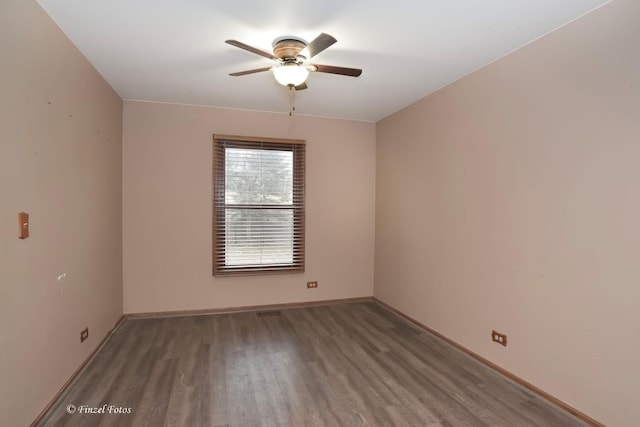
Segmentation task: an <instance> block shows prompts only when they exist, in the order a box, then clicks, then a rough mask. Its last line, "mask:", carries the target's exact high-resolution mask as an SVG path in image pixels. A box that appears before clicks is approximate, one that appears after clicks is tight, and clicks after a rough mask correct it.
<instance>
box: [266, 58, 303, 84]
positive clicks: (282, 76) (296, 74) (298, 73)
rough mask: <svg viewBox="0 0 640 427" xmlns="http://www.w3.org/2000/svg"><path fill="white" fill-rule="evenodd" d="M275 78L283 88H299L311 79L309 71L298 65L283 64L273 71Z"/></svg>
mask: <svg viewBox="0 0 640 427" xmlns="http://www.w3.org/2000/svg"><path fill="white" fill-rule="evenodd" d="M273 77H275V78H276V80H277V81H278V83H280V84H281V85H282V86H291V85H293V86H299V85H301V84H302V83H304V82H305V81H306V80H307V77H309V70H307V68H306V67H301V66H300V65H298V64H295V63H294V64H283V65H281V66H279V67H275V68H274V69H273Z"/></svg>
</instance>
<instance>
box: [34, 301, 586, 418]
mask: <svg viewBox="0 0 640 427" xmlns="http://www.w3.org/2000/svg"><path fill="white" fill-rule="evenodd" d="M70 404H73V405H76V407H79V406H80V405H84V406H89V407H95V408H101V407H103V405H111V406H115V407H124V408H130V410H131V413H130V414H113V413H104V414H99V413H98V414H87V413H79V412H76V413H74V414H69V413H67V410H66V408H67V405H70ZM42 425H44V426H56V427H62V426H91V427H94V426H118V427H121V426H154V427H155V426H168V427H173V426H176V427H178V426H196V427H197V426H218V427H232V426H234V427H235V426H239V427H247V426H249V427H253V426H264V427H271V426H292V427H299V426H310V427H318V426H326V427H334V426H402V427H404V426H433V427H436V426H442V427H446V426H453V427H460V426H473V427H476V426H477V427H482V426H487V427H489V426H490V427H495V426H541V427H543V426H553V427H556V426H567V427H573V426H584V425H585V424H584V423H582V422H581V421H580V420H578V419H576V418H575V417H573V416H572V415H571V414H568V413H566V412H564V411H562V410H560V409H559V408H557V407H555V406H552V405H551V404H549V403H548V402H546V401H544V400H542V399H540V398H539V397H537V396H536V395H534V394H533V393H531V392H530V391H528V390H526V389H524V388H523V387H521V386H519V385H518V384H515V383H514V382H512V381H511V380H508V379H506V378H505V377H503V376H502V375H500V374H498V373H497V372H495V371H493V370H491V369H488V368H487V367H486V366H484V365H482V364H481V363H479V362H477V361H476V360H474V359H472V358H471V357H469V356H468V355H466V354H465V353H463V352H461V351H459V350H458V349H456V348H454V347H452V346H451V345H449V344H447V343H445V342H444V341H442V340H440V339H438V338H436V337H434V336H432V335H430V334H427V333H424V332H423V331H421V330H420V329H418V328H417V327H415V326H414V325H412V324H409V323H408V322H407V321H405V320H404V319H402V318H400V317H398V316H397V315H395V314H393V313H391V312H390V311H388V310H387V309H385V308H384V307H382V306H380V305H379V304H377V303H376V302H358V303H350V304H335V305H329V306H312V307H305V308H290V309H284V310H281V315H279V316H278V315H275V316H265V317H258V316H256V314H255V313H254V312H241V313H224V314H213V315H198V316H183V317H177V316H174V317H167V318H146V319H145V318H130V319H125V320H124V322H123V324H122V325H121V327H120V328H118V330H117V331H115V333H114V334H113V335H112V336H111V338H110V339H109V340H108V341H107V342H106V343H105V345H104V346H103V348H102V349H101V351H100V352H98V354H97V355H96V357H95V358H94V359H93V360H92V361H91V363H90V364H89V365H87V367H86V369H85V370H84V372H82V373H81V374H80V375H79V377H78V378H77V380H76V381H75V382H74V384H72V386H71V387H70V388H69V389H68V391H67V393H66V394H65V395H63V396H62V398H61V399H60V401H59V402H58V403H57V405H55V406H54V407H53V409H52V411H51V413H50V415H49V417H48V418H45V420H44V422H43V424H42Z"/></svg>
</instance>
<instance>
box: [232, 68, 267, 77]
mask: <svg viewBox="0 0 640 427" xmlns="http://www.w3.org/2000/svg"><path fill="white" fill-rule="evenodd" d="M270 69H271V67H262V68H254V69H253V70H246V71H238V72H237V73H229V75H230V76H233V77H238V76H246V75H247V74H253V73H261V72H263V71H269V70H270Z"/></svg>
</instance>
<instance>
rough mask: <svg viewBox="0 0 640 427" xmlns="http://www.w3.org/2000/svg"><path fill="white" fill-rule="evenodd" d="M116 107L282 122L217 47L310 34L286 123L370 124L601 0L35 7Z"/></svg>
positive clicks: (241, 66) (276, 95) (269, 93)
mask: <svg viewBox="0 0 640 427" xmlns="http://www.w3.org/2000/svg"><path fill="white" fill-rule="evenodd" d="M38 1H39V3H40V4H41V5H42V7H43V8H44V9H45V10H46V11H47V13H48V14H49V15H50V16H51V17H52V18H53V20H54V21H55V22H56V23H57V24H58V25H59V26H60V28H62V30H63V31H64V32H65V33H66V34H67V35H68V36H69V38H70V39H71V40H72V42H73V43H74V44H75V45H76V46H77V47H78V48H79V49H80V51H82V53H83V54H84V55H85V56H86V57H87V58H88V59H89V61H91V63H92V64H93V65H94V66H95V67H96V69H97V70H98V71H99V72H100V73H101V74H102V75H103V76H104V78H105V79H106V80H107V81H108V82H109V83H110V84H111V86H112V87H113V88H114V89H115V90H116V91H117V92H118V94H119V95H120V96H121V97H122V98H123V99H135V100H146V101H158V102H170V103H181V104H195V105H209V106H216V107H227V108H240V109H247V110H260V111H277V112H288V108H289V97H288V91H287V88H285V87H283V86H280V85H278V84H277V83H276V82H275V81H274V79H273V76H272V75H271V73H270V72H264V73H258V74H252V75H247V76H243V77H230V76H229V75H228V74H229V73H230V72H234V71H242V70H246V69H251V68H259V67H264V66H269V65H271V62H270V61H269V60H268V59H266V58H263V57H260V56H257V55H254V54H251V53H249V52H247V51H244V50H241V49H238V48H236V47H233V46H229V45H227V44H225V43H224V41H225V40H226V39H236V40H239V41H242V42H244V43H247V44H249V45H252V46H254V47H257V48H259V49H262V50H265V51H267V52H271V51H272V49H271V43H272V41H273V40H274V39H275V38H277V37H279V36H282V35H295V36H299V37H302V38H303V39H305V40H307V41H311V40H313V39H314V38H315V37H316V36H317V35H318V34H320V33H321V32H325V33H329V34H331V35H333V36H334V37H335V38H337V39H338V42H337V43H336V44H334V45H333V46H331V47H330V48H328V49H327V50H325V51H324V52H322V53H320V54H319V55H318V56H316V57H315V58H314V61H313V62H315V63H319V64H327V65H338V66H345V67H354V68H362V69H363V70H364V71H363V73H362V76H360V77H358V78H353V77H345V76H338V75H331V74H322V73H312V74H311V75H310V77H309V79H308V80H307V83H308V85H309V89H308V90H305V91H300V92H298V93H297V94H296V111H297V113H298V114H305V115H315V116H325V117H339V118H345V119H356V120H365V121H377V120H379V119H382V118H384V117H386V116H388V115H389V114H391V113H393V112H395V111H397V110H399V109H400V108H402V107H404V106H406V105H408V104H411V103H412V102H414V101H416V100H418V99H420V98H422V97H424V96H425V95H428V94H429V93H431V92H434V91H435V90H437V89H439V88H441V87H443V86H446V85H447V84H449V83H451V82H453V81H455V80H457V79H459V78H460V77H463V76H465V75H467V74H469V73H471V72H473V71H474V70H477V69H478V68H480V67H482V66H484V65H486V64H488V63H490V62H491V61H494V60H495V59H497V58H499V57H501V56H503V55H505V54H507V53H508V52H510V51H512V50H514V49H517V48H518V47H521V46H523V45H525V44H527V43H528V42H530V41H532V40H534V39H536V38H538V37H540V36H541V35H544V34H546V33H548V32H550V31H553V30H554V29H556V28H558V27H560V26H562V25H564V24H565V23H567V22H569V21H571V20H573V19H575V18H577V17H579V16H581V15H584V14H585V13H587V12H589V11H590V10H593V9H594V8H597V7H598V6H600V5H602V4H604V3H607V2H608V0H482V1H480V0H394V1H388V0H386V1H385V0H322V1H318V0H313V1H311V0H263V1H258V0H245V1H238V0H235V1H232V0H38Z"/></svg>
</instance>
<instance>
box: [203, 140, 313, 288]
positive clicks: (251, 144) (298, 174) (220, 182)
mask: <svg viewBox="0 0 640 427" xmlns="http://www.w3.org/2000/svg"><path fill="white" fill-rule="evenodd" d="M228 147H229V148H234V147H238V148H256V149H264V150H269V149H271V150H287V151H288V150H290V151H292V152H293V203H292V205H291V208H288V207H287V209H292V211H293V224H294V238H293V254H292V255H293V262H292V263H291V264H286V265H282V264H279V265H278V264H276V265H260V266H228V265H225V262H224V260H225V210H226V209H231V208H228V207H227V206H228V205H226V200H225V190H226V173H225V154H224V153H225V151H224V150H225V148H228ZM305 175H306V141H305V140H300V139H280V138H261V137H248V136H238V135H221V134H214V135H213V204H212V205H213V215H212V217H213V236H212V241H213V256H212V264H213V275H214V276H235V275H251V274H253V275H257V274H260V275H262V274H282V273H303V272H304V267H305V190H306V189H305ZM234 206H235V205H234ZM236 208H237V206H236ZM247 208H248V207H247ZM268 208H269V207H267V206H264V207H261V209H268Z"/></svg>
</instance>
